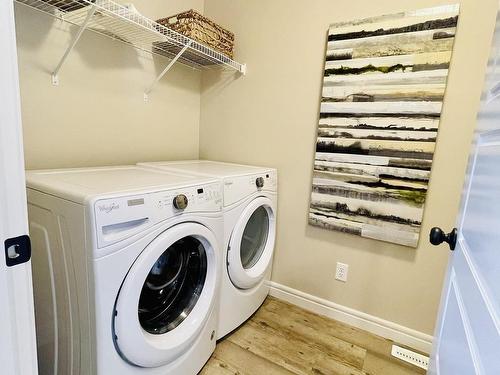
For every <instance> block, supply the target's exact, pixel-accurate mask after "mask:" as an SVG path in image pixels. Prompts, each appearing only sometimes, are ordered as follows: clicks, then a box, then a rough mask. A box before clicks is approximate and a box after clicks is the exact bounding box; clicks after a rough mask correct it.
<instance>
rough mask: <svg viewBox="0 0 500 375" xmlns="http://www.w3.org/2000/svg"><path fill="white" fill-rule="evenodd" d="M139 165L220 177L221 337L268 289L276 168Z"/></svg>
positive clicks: (211, 164)
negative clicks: (222, 223)
mask: <svg viewBox="0 0 500 375" xmlns="http://www.w3.org/2000/svg"><path fill="white" fill-rule="evenodd" d="M139 165H141V166H145V167H150V168H158V169H162V170H168V171H174V172H178V173H182V174H185V173H190V174H192V175H198V176H206V177H216V178H218V179H220V180H221V181H222V183H223V201H224V207H223V217H224V250H225V251H224V259H223V273H222V282H221V295H220V309H219V325H218V329H217V338H218V339H219V338H222V337H223V336H225V335H227V334H228V333H230V332H231V331H232V330H234V329H235V328H237V327H238V326H240V325H241V324H242V323H243V322H244V321H245V320H247V319H248V318H249V317H250V316H251V315H252V314H253V313H254V312H255V311H256V310H257V309H258V308H259V307H260V305H261V304H262V303H263V302H264V300H265V298H266V296H267V295H268V293H269V286H268V283H267V281H268V280H269V279H270V275H271V270H272V260H273V253H274V242H275V238H276V209H277V185H278V176H277V171H276V169H273V168H265V167H254V166H247V165H239V164H231V163H221V162H213V161H207V160H188V161H172V162H153V163H140V164H139ZM224 266H225V267H224Z"/></svg>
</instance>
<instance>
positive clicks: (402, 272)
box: [200, 0, 497, 334]
mask: <svg viewBox="0 0 500 375" xmlns="http://www.w3.org/2000/svg"><path fill="white" fill-rule="evenodd" d="M443 3H452V2H451V1H432V0H427V1H425V0H414V1H405V2H397V1H394V0H379V1H368V0H337V1H332V0H315V1H305V0H293V1H292V0H273V1H266V0H252V1H248V0H246V1H245V0H206V1H205V14H206V15H208V16H209V17H213V18H216V19H218V20H219V21H220V22H221V23H222V24H225V25H227V26H228V27H229V28H230V29H232V30H234V32H235V33H236V41H237V51H236V52H237V53H236V56H237V58H238V59H240V60H242V61H244V62H247V63H248V75H247V76H246V77H244V78H240V79H234V76H233V75H230V74H227V75H222V76H220V75H219V74H217V73H210V74H204V77H203V88H202V90H203V91H202V100H201V114H202V116H201V133H200V156H201V157H202V158H208V159H217V160H225V161H234V162H241V163H250V164H261V165H268V166H274V167H277V168H278V169H279V175H280V182H279V183H280V188H279V212H278V216H279V217H278V241H277V248H276V257H275V262H274V272H273V280H274V281H276V282H278V283H281V284H285V285H287V286H289V287H292V288H296V289H299V290H301V291H304V292H306V293H310V294H313V295H315V296H319V297H321V298H325V299H327V300H331V301H333V302H336V303H339V304H341V305H345V306H349V307H352V308H354V309H357V310H360V311H363V312H366V313H368V314H372V315H375V316H378V317H381V318H383V319H387V320H389V321H393V322H396V323H399V324H401V325H404V326H407V327H410V328H413V329H416V330H419V331H421V332H424V333H428V334H432V333H433V328H434V321H435V316H436V312H437V307H438V301H439V297H440V293H441V283H442V280H443V276H444V272H445V267H446V263H447V259H448V255H449V252H448V251H447V250H446V247H445V246H441V247H440V248H435V247H432V246H430V245H429V243H428V240H427V236H428V233H429V230H430V228H431V227H432V226H436V225H437V226H441V227H443V228H447V229H448V228H451V227H452V226H453V224H454V222H455V218H456V214H457V210H458V205H459V199H460V193H461V188H462V182H463V178H464V170H465V167H466V161H467V153H468V148H469V143H470V141H471V136H472V130H473V126H474V123H475V113H476V110H477V107H478V103H479V97H480V91H481V86H482V82H483V74H484V70H485V66H486V61H487V56H488V53H489V44H490V40H491V33H492V30H493V25H494V18H495V13H496V12H495V9H496V6H497V0H482V1H481V6H478V1H477V0H467V1H465V0H464V1H461V4H462V8H461V16H460V21H459V30H458V35H457V38H456V45H455V52H454V56H453V62H452V67H451V71H450V76H449V85H448V90H447V93H446V98H445V106H444V110H443V116H442V123H441V128H440V134H439V140H438V145H437V150H436V154H435V159H434V160H435V162H434V168H433V171H432V178H431V184H430V191H429V196H428V201H427V205H426V210H425V216H424V220H423V227H422V236H421V240H420V245H419V247H418V249H417V250H414V249H410V248H405V247H401V246H396V245H392V244H388V243H383V242H377V241H373V240H368V239H362V238H359V237H354V236H351V235H348V234H342V233H336V232H328V231H326V230H322V229H319V228H315V227H311V226H308V224H307V212H308V204H309V195H310V185H311V172H312V171H311V169H312V164H313V152H314V143H315V137H316V124H317V121H318V110H319V98H320V91H321V81H322V68H323V63H324V51H325V41H326V31H327V28H328V25H329V24H330V23H333V22H338V21H344V20H350V19H357V18H360V17H367V16H374V15H381V14H385V13H392V12H395V11H399V10H406V9H412V8H413V9H417V8H420V7H427V6H433V5H439V4H443ZM337 261H341V262H345V263H348V264H349V280H348V282H347V283H346V284H344V283H341V282H337V281H335V280H334V268H335V263H336V262H337Z"/></svg>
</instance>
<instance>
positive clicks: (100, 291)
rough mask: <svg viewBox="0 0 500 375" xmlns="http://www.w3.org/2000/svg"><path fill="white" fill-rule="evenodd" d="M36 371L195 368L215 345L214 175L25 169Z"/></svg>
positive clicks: (188, 372)
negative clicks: (35, 324)
mask: <svg viewBox="0 0 500 375" xmlns="http://www.w3.org/2000/svg"><path fill="white" fill-rule="evenodd" d="M27 186H28V201H29V221H30V234H31V238H32V244H33V257H32V259H33V277H34V289H35V309H36V322H37V338H38V358H39V361H40V374H42V375H45V374H51V375H54V374H57V375H80V374H81V375H84V374H85V375H91V374H92V375H93V374H98V375H113V374H120V375H136V374H143V375H159V374H161V375H165V374H170V375H194V374H196V373H197V372H198V371H199V370H200V369H201V368H202V367H203V365H204V363H205V362H206V361H207V360H208V359H209V357H210V355H211V353H212V352H213V350H214V348H215V339H216V337H215V335H216V333H215V332H216V328H217V310H218V303H219V300H218V298H219V290H220V286H219V282H220V273H221V265H222V257H221V251H220V244H221V243H222V241H223V222H222V214H221V206H222V195H221V184H220V181H218V180H216V179H214V178H206V177H203V178H200V177H193V176H181V175H180V174H173V173H168V172H162V171H153V170H148V169H144V168H140V167H136V166H132V167H109V168H107V167H106V168H91V169H68V170H50V171H28V172H27Z"/></svg>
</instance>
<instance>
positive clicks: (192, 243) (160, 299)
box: [139, 237, 207, 335]
mask: <svg viewBox="0 0 500 375" xmlns="http://www.w3.org/2000/svg"><path fill="white" fill-rule="evenodd" d="M206 275H207V255H206V251H205V248H204V246H203V244H202V243H201V242H200V241H199V240H197V239H196V238H194V237H184V238H182V239H180V240H178V241H176V242H174V243H173V244H172V245H171V246H170V247H168V248H167V249H166V250H165V251H164V252H163V254H161V255H160V257H159V258H158V260H157V261H156V263H155V264H154V265H153V267H152V268H151V270H150V271H149V274H148V275H147V277H146V280H145V281H144V285H143V286H142V291H141V295H140V298H139V322H140V324H141V326H142V328H143V329H144V330H145V331H147V332H149V333H151V334H155V335H160V334H164V333H166V332H169V331H171V330H173V329H174V328H176V327H177V326H178V325H179V324H181V323H182V321H183V320H184V319H186V317H187V316H188V315H189V313H190V312H191V311H192V310H193V308H194V306H195V305H196V302H197V301H198V299H199V297H200V295H201V292H202V290H203V285H204V283H205V278H206Z"/></svg>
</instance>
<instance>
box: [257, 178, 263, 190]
mask: <svg viewBox="0 0 500 375" xmlns="http://www.w3.org/2000/svg"><path fill="white" fill-rule="evenodd" d="M255 185H257V187H258V188H259V189H260V188H262V187H264V178H263V177H257V179H256V180H255Z"/></svg>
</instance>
